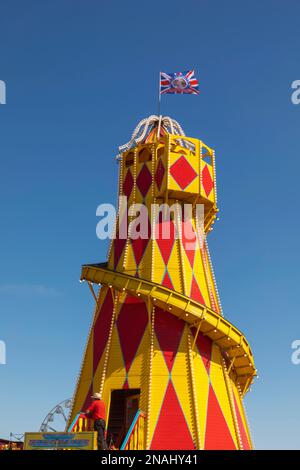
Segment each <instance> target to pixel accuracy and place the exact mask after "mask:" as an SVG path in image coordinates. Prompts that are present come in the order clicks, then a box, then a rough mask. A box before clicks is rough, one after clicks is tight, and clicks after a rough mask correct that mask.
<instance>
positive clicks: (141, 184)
mask: <svg viewBox="0 0 300 470" xmlns="http://www.w3.org/2000/svg"><path fill="white" fill-rule="evenodd" d="M151 182H152V176H151V173H150V171H149V168H148V167H147V165H146V164H144V165H143V168H142V169H141V171H140V172H139V176H138V177H137V180H136V184H137V187H138V188H139V190H140V192H141V194H142V196H143V197H145V196H146V194H147V192H148V191H149V189H150V186H151Z"/></svg>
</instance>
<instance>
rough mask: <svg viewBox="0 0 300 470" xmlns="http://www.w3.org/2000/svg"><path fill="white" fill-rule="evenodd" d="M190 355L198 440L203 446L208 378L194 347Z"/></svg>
mask: <svg viewBox="0 0 300 470" xmlns="http://www.w3.org/2000/svg"><path fill="white" fill-rule="evenodd" d="M192 355H193V360H194V371H195V372H194V375H195V388H196V397H197V404H198V414H199V424H200V439H201V444H202V446H203V445H204V441H205V428H206V418H207V402H208V392H209V378H208V375H207V372H206V369H205V367H204V364H203V361H202V359H201V356H200V354H199V352H198V350H197V346H196V345H195V348H194V352H193V353H192Z"/></svg>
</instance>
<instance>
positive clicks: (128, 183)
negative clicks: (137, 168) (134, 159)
mask: <svg viewBox="0 0 300 470" xmlns="http://www.w3.org/2000/svg"><path fill="white" fill-rule="evenodd" d="M132 188H133V176H132V174H131V171H130V170H128V171H127V174H126V177H125V179H124V182H123V193H124V194H125V196H127V197H129V196H130V194H131V191H132Z"/></svg>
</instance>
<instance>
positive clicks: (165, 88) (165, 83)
mask: <svg viewBox="0 0 300 470" xmlns="http://www.w3.org/2000/svg"><path fill="white" fill-rule="evenodd" d="M194 74H195V72H194V70H187V71H185V72H172V73H166V72H160V94H161V95H166V94H168V93H175V94H177V93H179V94H184V93H188V94H192V95H199V82H198V80H197V78H195V76H194Z"/></svg>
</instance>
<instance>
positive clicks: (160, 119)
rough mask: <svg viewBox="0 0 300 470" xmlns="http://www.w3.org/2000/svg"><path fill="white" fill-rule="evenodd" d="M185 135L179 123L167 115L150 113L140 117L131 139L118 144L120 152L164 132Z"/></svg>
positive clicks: (150, 140) (160, 135)
mask: <svg viewBox="0 0 300 470" xmlns="http://www.w3.org/2000/svg"><path fill="white" fill-rule="evenodd" d="M166 133H167V134H173V135H180V136H185V133H184V131H183V129H182V127H181V125H180V124H179V123H178V122H177V121H175V119H172V118H170V117H169V116H156V115H154V114H153V115H151V116H148V117H147V118H145V119H142V120H141V121H140V122H139V123H138V124H137V126H136V128H135V129H134V131H133V133H132V136H131V139H130V140H129V141H128V142H127V143H126V144H123V145H120V147H119V152H120V154H121V153H123V152H126V151H127V150H129V149H131V148H133V147H135V146H136V145H137V144H140V143H142V142H153V141H155V140H157V138H160V137H162V136H163V135H165V134H166Z"/></svg>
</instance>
